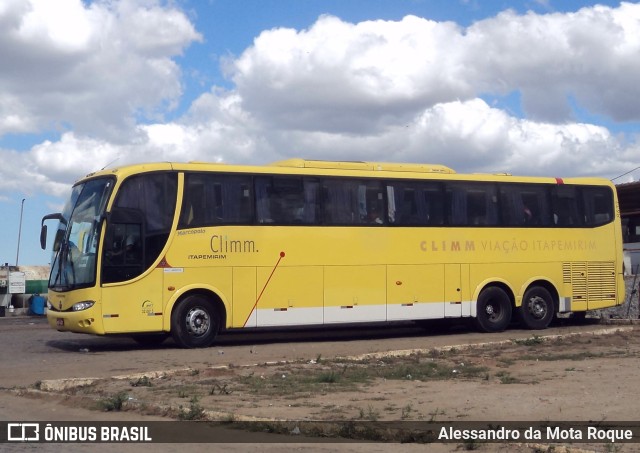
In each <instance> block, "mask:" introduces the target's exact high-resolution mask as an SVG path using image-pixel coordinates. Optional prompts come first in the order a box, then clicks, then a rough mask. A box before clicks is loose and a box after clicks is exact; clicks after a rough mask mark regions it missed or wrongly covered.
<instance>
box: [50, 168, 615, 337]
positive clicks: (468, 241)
mask: <svg viewBox="0 0 640 453" xmlns="http://www.w3.org/2000/svg"><path fill="white" fill-rule="evenodd" d="M50 219H57V220H59V225H58V228H57V230H56V233H55V239H54V244H53V257H52V266H51V276H50V280H49V297H48V310H47V317H48V321H49V324H50V325H51V327H53V328H55V329H57V330H60V331H72V332H83V333H89V334H98V335H110V334H126V335H130V336H132V337H134V338H135V339H137V340H138V341H140V342H146V341H154V340H157V341H159V340H163V339H164V338H165V337H168V336H172V337H173V339H174V340H175V341H176V343H177V344H178V345H180V346H182V347H206V346H209V345H211V344H212V342H213V341H214V339H215V337H216V335H217V334H218V332H219V331H220V330H221V329H249V328H255V327H268V326H303V325H331V324H339V323H358V322H371V323H373V322H389V321H402V320H407V321H408V320H412V321H418V322H420V321H423V320H433V319H444V318H469V319H471V320H473V321H474V323H475V324H476V325H477V327H478V328H479V329H480V330H482V331H486V332H498V331H502V330H504V329H506V328H507V327H508V326H509V325H510V323H511V322H512V321H518V322H519V323H520V324H521V325H523V326H524V327H526V328H530V329H544V328H546V327H547V326H548V325H549V323H550V322H551V320H552V319H553V318H554V316H555V315H556V314H557V313H566V312H577V313H580V312H585V311H586V310H593V309H599V308H605V307H611V306H615V305H619V304H621V303H622V301H623V300H624V280H623V263H622V232H621V223H620V214H619V210H618V207H617V199H616V192H615V190H614V186H613V185H612V184H611V183H610V182H609V181H607V180H603V179H598V178H566V179H560V178H542V177H516V176H512V175H508V174H497V175H489V174H483V175H476V174H473V175H468V174H457V173H455V172H454V171H453V170H451V169H449V168H447V167H444V166H438V165H422V164H394V163H375V162H374V163H368V162H328V161H313V160H302V159H291V160H286V161H281V162H276V163H273V164H271V165H268V166H236V165H225V164H212V163H198V162H193V163H154V164H144V165H132V166H126V167H121V168H117V169H112V170H103V171H100V172H97V173H94V174H90V175H88V176H86V177H85V178H83V179H82V180H80V181H78V182H77V183H76V184H75V185H74V186H73V189H72V193H71V196H70V198H69V200H68V201H67V203H66V206H65V208H64V210H63V212H61V213H57V214H50V215H47V216H45V217H44V218H43V220H42V232H41V233H42V234H41V244H42V247H43V248H45V247H46V241H47V231H46V225H45V221H47V220H50Z"/></svg>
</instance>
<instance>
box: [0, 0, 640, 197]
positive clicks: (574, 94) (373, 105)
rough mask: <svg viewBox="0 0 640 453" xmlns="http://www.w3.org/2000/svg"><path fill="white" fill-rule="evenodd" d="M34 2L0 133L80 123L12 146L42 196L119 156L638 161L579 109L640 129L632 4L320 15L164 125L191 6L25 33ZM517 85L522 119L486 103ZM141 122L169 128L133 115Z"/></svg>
mask: <svg viewBox="0 0 640 453" xmlns="http://www.w3.org/2000/svg"><path fill="white" fill-rule="evenodd" d="M61 4H62V3H61ZM24 5H25V2H11V3H9V4H8V6H6V5H5V6H4V8H3V7H2V6H0V59H1V58H2V57H3V56H8V57H11V58H13V59H14V60H13V61H15V62H16V64H15V65H14V66H12V68H11V69H5V68H4V67H3V68H2V69H0V82H1V83H0V86H3V87H7V88H0V134H2V133H3V132H4V133H6V132H9V131H13V132H25V131H38V130H43V129H47V128H48V127H51V125H52V124H54V125H63V126H64V127H65V128H68V131H67V132H65V133H63V134H62V136H61V138H60V140H57V141H55V142H45V143H42V144H40V145H38V146H35V147H33V148H32V149H31V150H30V151H29V152H27V153H15V152H11V151H8V150H7V151H2V152H0V154H2V153H3V154H2V155H3V156H7V157H10V158H11V159H12V161H13V162H14V163H13V164H11V165H9V166H7V168H6V169H2V170H0V176H2V177H3V178H4V177H6V178H7V180H8V181H14V185H15V184H16V183H15V181H16V178H18V177H20V178H21V179H22V180H27V181H30V183H31V185H32V190H42V191H48V192H51V193H63V188H66V187H65V185H67V184H68V183H70V182H72V181H73V180H75V179H76V178H78V177H80V176H82V175H84V174H86V173H89V172H91V171H95V170H96V169H99V168H101V167H103V166H105V165H108V164H110V163H112V162H114V161H115V164H116V165H122V164H126V163H132V162H142V161H160V160H177V161H188V160H207V161H228V162H239V163H266V162H269V161H273V160H277V159H282V158H288V157H294V156H299V157H306V158H314V159H347V160H356V159H360V160H381V161H411V162H429V163H436V164H437V163H441V164H445V165H449V166H451V167H453V168H454V169H456V170H457V171H461V172H466V171H489V172H495V171H500V172H511V173H514V174H539V175H553V176H570V175H604V176H610V177H612V176H616V175H617V174H621V173H623V172H624V171H626V170H627V169H629V168H633V167H635V166H637V156H638V155H639V153H638V151H639V149H638V148H639V147H638V141H637V138H626V137H618V136H614V135H612V134H611V133H610V131H609V130H607V129H606V128H605V127H602V126H598V125H594V124H587V123H584V122H580V121H578V120H576V119H575V118H573V117H574V116H576V112H574V111H573V110H572V108H573V107H572V105H571V104H570V103H569V102H568V99H571V100H572V101H573V102H575V103H576V104H578V105H579V106H581V107H582V108H585V109H588V110H589V111H590V112H592V113H594V114H595V116H597V115H609V116H610V117H611V118H613V119H618V120H620V119H635V120H639V119H640V118H639V117H640V107H639V105H640V104H638V102H637V99H638V98H640V96H639V95H640V85H638V84H637V83H636V82H635V81H636V80H637V79H638V78H639V77H640V63H639V61H640V59H638V58H635V56H637V55H638V54H640V52H639V50H640V20H639V19H640V5H637V4H629V3H623V4H621V6H620V7H619V8H608V7H603V6H594V7H592V8H584V9H582V10H580V11H577V12H575V13H568V14H558V13H554V14H547V15H537V14H533V13H528V14H525V15H517V14H516V13H514V12H510V11H507V12H503V13H501V14H499V15H498V16H496V17H494V18H491V19H486V20H482V21H478V22H476V23H474V24H473V25H472V26H470V27H469V28H467V29H463V28H461V27H459V26H457V25H456V24H453V23H438V22H434V21H431V20H427V19H422V18H418V17H414V16H407V17H405V18H404V19H402V20H401V21H368V22H362V23H358V24H350V23H347V22H344V21H342V20H340V19H338V18H336V17H331V16H324V17H321V18H319V19H318V21H317V22H316V23H315V24H313V25H312V26H311V27H310V28H309V29H307V30H300V31H297V30H292V29H284V28H279V29H273V30H268V31H264V32H262V33H261V34H260V35H259V36H258V37H257V38H256V39H255V41H254V43H253V45H252V46H250V47H249V48H247V49H246V50H245V51H244V52H243V53H242V54H241V55H240V56H239V57H237V58H236V59H235V60H234V59H231V60H228V61H227V62H226V69H227V71H228V75H229V77H230V78H231V80H232V81H233V82H234V83H235V87H233V88H231V89H228V90H221V89H218V88H216V87H213V88H212V89H211V90H210V91H209V92H207V93H204V94H202V95H201V96H200V97H199V98H198V99H196V100H195V101H194V102H193V103H192V105H191V107H190V109H189V111H188V112H187V113H185V114H184V115H183V116H182V117H180V118H178V119H176V120H175V121H173V122H165V121H162V118H161V116H162V115H161V114H162V113H163V112H165V111H166V110H168V109H170V108H171V107H172V105H173V103H175V102H176V101H177V100H178V98H179V96H180V92H181V87H180V80H179V77H180V68H179V67H178V66H177V64H176V62H175V60H174V59H173V58H174V57H175V56H176V55H178V54H179V53H180V52H182V50H183V49H184V48H185V46H187V45H188V44H189V43H191V42H193V41H194V40H198V39H201V38H200V35H199V34H198V33H197V32H196V31H195V29H194V28H193V25H192V24H191V23H189V21H188V19H187V17H186V16H185V15H184V14H183V13H182V12H180V11H178V10H176V9H172V8H168V7H162V6H160V4H159V3H158V2H156V1H151V0H148V1H142V0H140V1H133V0H127V1H121V2H117V1H114V2H106V1H105V2H102V1H101V2H94V3H92V4H91V5H90V6H85V5H84V4H82V3H80V2H79V1H75V2H74V1H71V0H66V1H65V2H64V6H65V7H67V8H68V9H69V11H71V12H73V15H72V17H75V18H77V20H78V21H80V22H82V23H83V24H88V25H87V27H88V28H87V27H84V26H82V27H79V28H78V29H77V30H76V31H74V32H73V33H76V34H77V39H71V40H70V39H69V37H68V36H71V35H65V34H64V33H63V32H57V33H58V35H56V33H54V31H55V30H57V28H56V25H55V23H52V24H50V23H49V22H47V20H46V18H45V17H40V16H39V18H40V21H41V22H37V21H36V22H34V23H35V24H36V25H33V26H31V28H30V29H29V30H30V31H29V33H27V32H26V31H25V29H23V25H24V19H25V17H27V16H28V14H33V13H34V12H38V13H40V14H42V10H40V9H39V8H40V6H39V3H38V2H32V3H29V5H30V7H31V10H30V11H31V13H29V9H28V8H25V7H24ZM54 19H55V18H54ZM52 20H53V19H52ZM56 20H58V19H56ZM54 22H55V21H54ZM137 24H140V26H139V27H136V25H137ZM34 30H35V31H34ZM34 33H35V34H37V35H38V36H39V40H40V41H36V40H35V39H34V38H33V36H35V35H34ZM72 35H73V34H72ZM52 36H56V37H55V38H54V37H52ZM71 41H72V42H71ZM9 44H13V45H16V44H17V45H18V48H19V49H20V50H22V51H23V52H24V53H25V56H22V57H21V56H18V55H17V53H16V52H14V53H13V54H12V53H11V52H13V51H12V50H10V49H8V45H9ZM9 47H10V46H9ZM44 63H46V64H44ZM38 69H41V70H40V71H39V70H38ZM44 69H46V72H43V71H44ZM23 79H24V80H23ZM514 91H519V92H520V93H521V96H522V99H523V103H524V106H523V107H524V111H525V114H526V116H525V117H524V118H520V117H516V116H514V115H512V114H510V113H508V112H507V111H505V110H501V109H499V108H496V107H495V106H494V107H491V106H489V105H488V104H487V103H486V102H485V101H483V100H482V99H481V97H482V96H483V95H486V94H508V93H512V92H514ZM140 112H146V113H147V114H148V115H152V114H153V113H154V112H158V113H159V114H160V119H159V120H158V121H156V122H154V123H151V124H142V122H140V121H138V122H136V121H137V120H136V114H139V113H140ZM147 123H148V121H147ZM627 140H633V141H627ZM4 184H5V186H4V187H3V186H2V185H1V184H0V190H5V188H6V187H8V184H9V182H5V183H4Z"/></svg>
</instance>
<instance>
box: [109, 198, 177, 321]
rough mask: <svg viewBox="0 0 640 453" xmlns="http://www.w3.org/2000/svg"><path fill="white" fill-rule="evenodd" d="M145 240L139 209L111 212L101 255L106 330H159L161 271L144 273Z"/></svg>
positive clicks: (158, 269)
mask: <svg viewBox="0 0 640 453" xmlns="http://www.w3.org/2000/svg"><path fill="white" fill-rule="evenodd" d="M145 239H146V232H145V222H144V218H143V217H142V215H141V213H140V212H139V211H137V210H133V209H123V208H120V209H118V210H116V211H114V212H113V214H112V215H111V217H110V219H109V225H108V227H107V230H106V234H105V239H104V245H103V246H104V252H103V254H102V317H103V324H104V328H105V331H106V332H107V333H109V332H119V333H123V332H158V331H161V330H162V316H163V313H162V307H163V304H162V287H163V286H162V283H163V273H164V272H163V269H160V268H155V269H153V270H152V271H151V272H150V273H145V270H146V267H147V266H146V261H147V260H145V256H146V255H147V251H146V250H145V243H146V242H148V241H146V240H145ZM143 276H144V277H143Z"/></svg>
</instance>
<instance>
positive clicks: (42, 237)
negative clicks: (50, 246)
mask: <svg viewBox="0 0 640 453" xmlns="http://www.w3.org/2000/svg"><path fill="white" fill-rule="evenodd" d="M47 220H58V221H60V222H61V223H64V224H66V223H67V221H66V220H65V218H64V217H62V214H60V213H59V212H56V213H55V214H47V215H46V216H44V217H43V218H42V227H41V228H40V247H42V250H45V249H46V248H47V226H46V225H45V224H44V222H46V221H47Z"/></svg>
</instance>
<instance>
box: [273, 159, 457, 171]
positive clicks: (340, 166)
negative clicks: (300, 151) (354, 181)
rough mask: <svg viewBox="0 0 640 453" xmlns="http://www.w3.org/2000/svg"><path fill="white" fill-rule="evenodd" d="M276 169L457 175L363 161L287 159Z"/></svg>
mask: <svg viewBox="0 0 640 453" xmlns="http://www.w3.org/2000/svg"><path fill="white" fill-rule="evenodd" d="M271 165H272V166H274V167H296V168H318V169H320V168H321V169H332V170H369V171H407V172H413V173H447V174H451V173H455V171H454V170H452V169H451V168H449V167H445V166H444V165H432V164H407V163H392V162H361V161H329V160H305V159H287V160H281V161H278V162H273V163H272V164H271Z"/></svg>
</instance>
